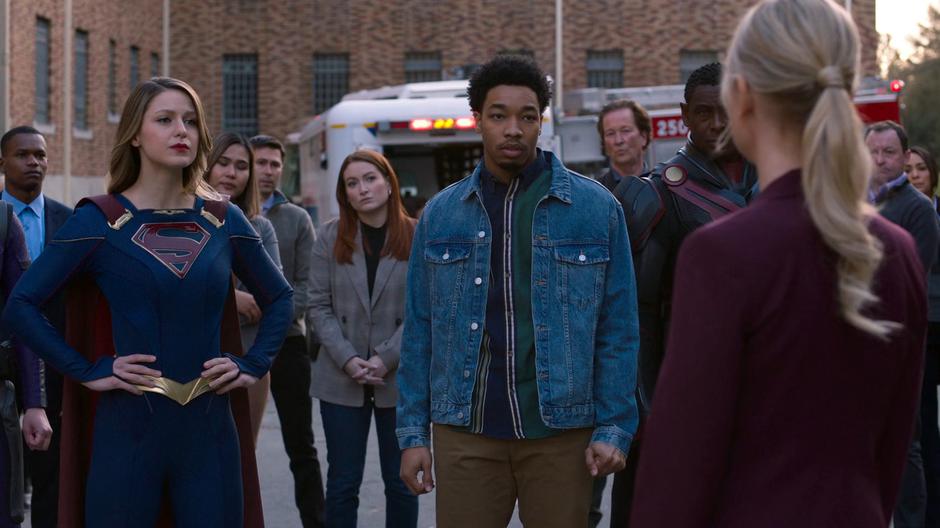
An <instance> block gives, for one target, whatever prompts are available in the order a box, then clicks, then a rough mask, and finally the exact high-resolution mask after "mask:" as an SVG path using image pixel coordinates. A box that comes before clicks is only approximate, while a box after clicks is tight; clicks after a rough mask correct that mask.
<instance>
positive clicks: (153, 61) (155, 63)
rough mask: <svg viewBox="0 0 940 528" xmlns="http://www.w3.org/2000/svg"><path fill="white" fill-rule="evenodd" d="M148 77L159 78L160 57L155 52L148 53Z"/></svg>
mask: <svg viewBox="0 0 940 528" xmlns="http://www.w3.org/2000/svg"><path fill="white" fill-rule="evenodd" d="M150 76H151V77H159V76H160V55H158V54H157V53H156V52H151V53H150Z"/></svg>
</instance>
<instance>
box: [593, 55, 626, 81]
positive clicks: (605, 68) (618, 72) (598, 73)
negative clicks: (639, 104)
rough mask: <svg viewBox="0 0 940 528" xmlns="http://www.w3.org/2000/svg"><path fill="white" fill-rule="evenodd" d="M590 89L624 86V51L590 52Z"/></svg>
mask: <svg viewBox="0 0 940 528" xmlns="http://www.w3.org/2000/svg"><path fill="white" fill-rule="evenodd" d="M586 66H587V85H588V88H620V87H621V86H623V50H588V52H587V65H586Z"/></svg>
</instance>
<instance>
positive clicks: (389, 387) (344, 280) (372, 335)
mask: <svg viewBox="0 0 940 528" xmlns="http://www.w3.org/2000/svg"><path fill="white" fill-rule="evenodd" d="M338 226H339V221H338V220H331V221H330V222H328V223H326V224H324V225H323V227H321V228H320V231H319V232H318V234H317V241H316V242H315V243H314V246H313V260H312V263H311V266H310V267H311V273H310V279H311V288H310V291H311V294H310V313H309V315H310V317H309V319H310V320H311V321H313V326H314V329H315V330H316V333H317V337H319V339H320V343H321V347H322V348H321V350H320V355H319V356H318V358H317V360H316V361H315V362H314V364H313V383H312V388H313V395H314V396H315V397H317V398H319V399H321V400H323V401H326V402H330V403H335V404H338V405H347V406H351V407H359V406H362V405H363V404H364V401H363V400H364V396H363V386H362V385H359V384H358V383H356V382H355V381H353V380H352V379H351V378H350V377H349V376H348V375H346V373H345V372H344V371H343V365H345V364H346V362H347V361H349V360H350V359H351V358H352V357H353V356H359V357H361V358H363V359H369V357H371V356H374V355H376V354H378V355H379V357H381V358H382V361H383V362H384V363H385V366H386V367H388V374H387V375H386V376H385V385H384V386H376V387H375V405H376V407H394V406H395V403H396V400H397V398H398V383H397V382H396V379H395V378H396V375H397V370H398V358H399V352H400V349H401V331H402V321H403V319H404V314H405V280H406V278H407V275H408V262H406V261H400V260H395V259H394V258H391V257H382V259H381V260H380V261H379V267H378V270H376V273H375V284H374V285H373V288H372V298H371V299H370V298H369V284H368V278H367V276H366V259H365V254H364V253H363V252H362V235H361V233H360V232H357V233H356V245H355V247H356V251H355V253H353V263H352V264H338V263H337V262H336V259H334V258H333V245H334V244H335V243H336V236H337V228H338Z"/></svg>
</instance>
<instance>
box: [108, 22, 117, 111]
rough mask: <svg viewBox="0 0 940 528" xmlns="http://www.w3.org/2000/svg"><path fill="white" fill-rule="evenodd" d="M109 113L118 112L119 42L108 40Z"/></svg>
mask: <svg viewBox="0 0 940 528" xmlns="http://www.w3.org/2000/svg"><path fill="white" fill-rule="evenodd" d="M108 113H109V114H117V113H118V97H117V43H116V42H114V41H113V40H110V41H108Z"/></svg>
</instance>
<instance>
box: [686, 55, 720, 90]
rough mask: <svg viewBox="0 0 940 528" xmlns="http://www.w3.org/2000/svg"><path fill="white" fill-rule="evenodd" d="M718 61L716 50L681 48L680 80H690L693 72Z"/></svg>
mask: <svg viewBox="0 0 940 528" xmlns="http://www.w3.org/2000/svg"><path fill="white" fill-rule="evenodd" d="M712 62H718V52H717V51H714V50H680V51H679V82H680V83H683V84H684V83H685V82H686V81H688V80H689V77H690V76H691V75H692V72H694V71H695V70H697V69H699V68H701V67H702V66H705V65H706V64H710V63H712Z"/></svg>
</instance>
